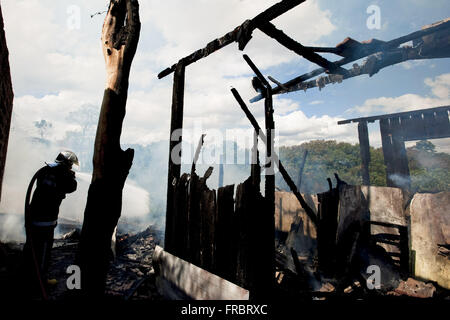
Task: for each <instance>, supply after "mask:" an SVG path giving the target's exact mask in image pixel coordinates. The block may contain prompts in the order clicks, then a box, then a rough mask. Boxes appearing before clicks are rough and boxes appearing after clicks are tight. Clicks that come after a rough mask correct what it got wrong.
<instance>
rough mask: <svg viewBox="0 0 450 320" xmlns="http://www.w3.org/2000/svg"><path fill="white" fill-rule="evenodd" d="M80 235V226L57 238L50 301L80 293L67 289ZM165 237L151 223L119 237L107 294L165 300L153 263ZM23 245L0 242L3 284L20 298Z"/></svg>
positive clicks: (50, 271)
mask: <svg viewBox="0 0 450 320" xmlns="http://www.w3.org/2000/svg"><path fill="white" fill-rule="evenodd" d="M79 237H80V231H79V229H74V230H72V231H70V232H68V233H66V234H64V235H63V236H62V237H60V238H58V239H55V241H54V245H53V250H52V259H51V265H50V268H49V274H48V278H49V279H55V280H56V281H57V282H54V284H53V285H52V286H50V288H49V289H48V292H47V294H48V297H49V299H50V300H66V299H70V298H72V297H76V295H77V292H76V291H77V290H68V289H67V284H66V281H67V279H68V277H69V276H70V274H67V268H68V267H69V266H70V265H74V264H75V265H76V257H77V251H78V243H79ZM162 238H163V232H162V231H159V230H158V229H156V228H153V227H151V226H150V227H148V228H147V229H145V230H144V231H142V232H138V233H126V234H119V235H118V236H117V238H116V239H117V240H116V248H115V254H114V255H115V257H113V258H112V261H111V264H110V270H109V272H108V275H107V280H106V295H107V297H112V298H115V299H122V300H161V299H162V297H161V296H160V295H159V294H158V292H157V289H156V286H155V277H154V270H153V265H152V257H153V252H154V249H155V246H156V245H158V244H160V241H161V240H160V239H162ZM22 248H23V244H17V243H14V244H13V243H6V244H5V243H0V249H1V253H2V254H1V259H0V260H1V261H0V264H1V268H0V282H1V284H0V287H3V288H9V289H8V290H6V291H9V293H12V296H14V297H15V296H16V297H17V298H20V297H21V296H22V295H23V292H21V290H20V278H22V275H21V271H20V270H22ZM112 255H113V254H112ZM2 291H4V290H2ZM6 291H4V292H6ZM10 297H11V295H10Z"/></svg>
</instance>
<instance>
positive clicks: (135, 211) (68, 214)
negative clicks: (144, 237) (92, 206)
mask: <svg viewBox="0 0 450 320" xmlns="http://www.w3.org/2000/svg"><path fill="white" fill-rule="evenodd" d="M76 179H77V190H76V191H75V192H73V193H70V194H67V195H66V199H64V200H63V202H62V204H61V207H60V210H59V212H60V213H59V216H60V217H62V218H66V219H70V220H75V221H78V222H80V223H81V222H82V221H83V214H84V208H85V207H86V201H87V194H88V190H89V185H90V183H91V174H89V173H85V172H77V173H76ZM149 212H150V200H149V193H148V192H147V191H146V190H144V189H142V188H140V187H138V186H137V185H136V184H135V183H134V182H133V181H131V180H129V179H128V180H127V182H126V183H125V186H124V188H123V201H122V217H124V218H130V219H132V218H145V216H146V215H147V214H148V213H149Z"/></svg>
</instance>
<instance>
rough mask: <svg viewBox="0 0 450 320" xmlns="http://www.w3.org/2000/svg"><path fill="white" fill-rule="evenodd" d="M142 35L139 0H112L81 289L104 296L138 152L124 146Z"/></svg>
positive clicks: (105, 30)
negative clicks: (133, 71) (129, 96)
mask: <svg viewBox="0 0 450 320" xmlns="http://www.w3.org/2000/svg"><path fill="white" fill-rule="evenodd" d="M139 33H140V20H139V4H138V2H137V1H136V0H119V1H111V2H110V4H109V8H108V13H107V15H106V18H105V22H104V24H103V30H102V46H103V55H104V58H105V64H106V71H107V81H106V89H105V92H104V96H103V103H102V107H101V111H100V118H99V122H98V127H97V134H96V137H95V148H94V157H93V165H94V170H93V175H92V181H91V185H90V187H89V192H88V199H87V203H86V209H85V212H84V221H83V229H82V234H81V241H80V267H81V270H82V290H83V292H84V293H85V294H86V295H87V296H102V295H103V294H104V289H105V280H106V273H107V269H108V265H109V258H110V248H111V237H112V234H113V232H114V229H115V227H116V226H117V222H118V220H119V218H120V214H121V210H122V190H123V186H124V184H125V180H126V178H127V176H128V172H129V170H130V168H131V165H132V161H133V155H134V151H133V150H132V149H127V150H126V151H123V150H122V149H121V147H120V135H121V131H122V122H123V119H124V117H125V107H126V101H127V92H128V77H129V74H130V69H131V63H132V61H133V58H134V54H135V52H136V49H137V44H138V40H139Z"/></svg>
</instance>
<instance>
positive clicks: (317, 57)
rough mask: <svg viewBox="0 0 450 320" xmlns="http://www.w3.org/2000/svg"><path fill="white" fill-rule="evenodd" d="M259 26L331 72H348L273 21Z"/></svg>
mask: <svg viewBox="0 0 450 320" xmlns="http://www.w3.org/2000/svg"><path fill="white" fill-rule="evenodd" d="M258 28H259V29H260V30H261V31H262V32H264V33H265V34H266V35H268V36H269V37H271V38H273V39H275V40H276V41H278V42H279V43H280V44H281V45H283V46H285V47H286V48H288V49H289V50H291V51H293V52H295V53H296V54H298V55H300V56H302V57H304V58H305V59H307V60H309V61H311V62H314V63H315V64H317V65H319V66H321V67H322V68H324V69H325V70H328V71H329V72H330V73H338V74H342V75H344V74H346V73H347V70H345V69H344V68H342V67H339V66H337V65H336V64H334V63H333V62H330V61H328V60H327V59H325V58H323V57H322V56H320V55H318V54H317V53H315V52H314V51H313V50H311V49H309V48H307V47H304V46H303V45H302V44H301V43H298V42H297V41H295V40H294V39H292V38H290V37H289V36H287V35H286V34H285V33H284V32H283V31H281V30H279V29H277V28H276V27H275V26H274V25H273V24H272V23H270V22H268V23H266V24H264V25H262V26H260V27H258Z"/></svg>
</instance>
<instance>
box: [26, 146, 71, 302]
mask: <svg viewBox="0 0 450 320" xmlns="http://www.w3.org/2000/svg"><path fill="white" fill-rule="evenodd" d="M74 164H75V165H77V166H79V162H78V158H77V156H76V155H75V153H73V152H72V151H62V152H60V153H59V154H58V156H57V157H56V160H55V162H53V163H46V165H45V166H44V167H43V168H41V169H39V170H38V171H37V172H36V174H35V175H34V176H33V178H32V179H31V181H30V184H29V186H28V190H27V195H26V199H25V230H26V242H25V246H24V257H25V266H26V270H27V273H28V278H27V281H28V282H30V283H29V285H30V286H31V287H32V288H34V289H39V291H40V293H41V295H42V297H43V298H44V299H45V298H46V286H47V271H48V266H49V263H50V253H51V249H52V246H53V235H54V230H55V227H56V225H57V222H58V214H59V206H60V205H61V202H62V200H63V199H64V198H65V197H66V194H67V193H72V192H74V191H75V190H76V189H77V181H76V180H75V172H74V171H72V166H73V165H74ZM35 182H36V189H35V191H34V193H33V197H32V200H31V203H30V196H31V191H32V189H33V186H34V183H35Z"/></svg>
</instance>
